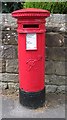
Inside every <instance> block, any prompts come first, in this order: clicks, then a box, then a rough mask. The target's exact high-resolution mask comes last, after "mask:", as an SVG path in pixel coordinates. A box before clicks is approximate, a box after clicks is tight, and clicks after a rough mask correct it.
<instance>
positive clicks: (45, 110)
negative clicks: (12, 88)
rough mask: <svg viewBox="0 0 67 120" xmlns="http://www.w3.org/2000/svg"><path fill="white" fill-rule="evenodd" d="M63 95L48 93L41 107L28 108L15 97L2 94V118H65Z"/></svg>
mask: <svg viewBox="0 0 67 120" xmlns="http://www.w3.org/2000/svg"><path fill="white" fill-rule="evenodd" d="M64 97H65V96H64V95H55V94H54V95H52V94H51V95H50V94H48V95H47V97H46V102H45V104H44V106H43V107H41V108H38V109H29V108H26V107H24V106H22V105H21V104H20V103H19V97H17V99H15V98H14V99H13V98H10V97H8V96H4V95H3V96H2V118H65V100H64Z"/></svg>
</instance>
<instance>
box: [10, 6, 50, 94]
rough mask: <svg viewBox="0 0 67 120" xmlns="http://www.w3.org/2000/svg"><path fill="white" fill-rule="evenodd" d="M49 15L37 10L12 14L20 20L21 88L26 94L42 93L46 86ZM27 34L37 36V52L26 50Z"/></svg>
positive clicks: (44, 11) (24, 10)
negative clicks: (46, 19)
mask: <svg viewBox="0 0 67 120" xmlns="http://www.w3.org/2000/svg"><path fill="white" fill-rule="evenodd" d="M49 15H50V13H49V12H48V11H47V10H41V9H35V8H28V9H22V10H17V11H15V12H13V13H12V16H13V17H15V18H17V19H18V20H17V22H18V28H17V32H18V61H19V85H20V86H19V87H20V89H23V90H24V91H26V92H37V91H41V90H42V89H43V88H44V86H45V84H44V83H45V82H44V80H45V31H46V29H45V18H46V17H48V16H49ZM27 34H29V35H30V34H36V47H37V48H36V49H35V50H34V49H31V50H27V49H26V45H27V43H26V39H27V38H26V36H27ZM32 40H33V39H32V38H31V41H32Z"/></svg>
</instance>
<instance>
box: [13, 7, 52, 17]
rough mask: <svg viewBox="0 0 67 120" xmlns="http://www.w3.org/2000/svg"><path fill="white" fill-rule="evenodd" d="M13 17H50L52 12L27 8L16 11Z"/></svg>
mask: <svg viewBox="0 0 67 120" xmlns="http://www.w3.org/2000/svg"><path fill="white" fill-rule="evenodd" d="M12 16H13V17H15V18H20V17H45V18H46V17H49V16H50V12H49V11H48V10H43V9H37V8H26V9H21V10H16V11H14V12H12Z"/></svg>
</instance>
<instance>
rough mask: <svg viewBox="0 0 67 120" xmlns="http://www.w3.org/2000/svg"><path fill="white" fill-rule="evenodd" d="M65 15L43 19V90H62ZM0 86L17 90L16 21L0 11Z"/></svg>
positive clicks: (66, 44)
mask: <svg viewBox="0 0 67 120" xmlns="http://www.w3.org/2000/svg"><path fill="white" fill-rule="evenodd" d="M66 16H67V15H62V14H61V15H60V14H51V16H50V17H49V18H47V19H46V68H45V69H46V75H45V83H46V92H56V93H58V92H63V93H64V92H65V79H66V78H67V73H66V72H65V66H66V64H67V57H66V56H65V52H66V51H67V35H66V24H67V23H66V21H67V20H66ZM0 18H1V19H0V29H1V30H0V88H1V87H2V89H8V90H12V89H14V90H15V91H16V90H18V88H19V87H18V84H19V83H18V81H19V80H18V51H17V32H16V28H17V24H16V22H17V21H16V19H14V18H12V17H11V14H0Z"/></svg>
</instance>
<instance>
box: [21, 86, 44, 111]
mask: <svg viewBox="0 0 67 120" xmlns="http://www.w3.org/2000/svg"><path fill="white" fill-rule="evenodd" d="M19 101H20V103H21V104H22V105H23V106H26V107H28V108H31V109H36V108H38V107H42V106H43V104H44V102H45V88H44V89H43V90H41V91H39V92H25V91H23V89H19Z"/></svg>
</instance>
